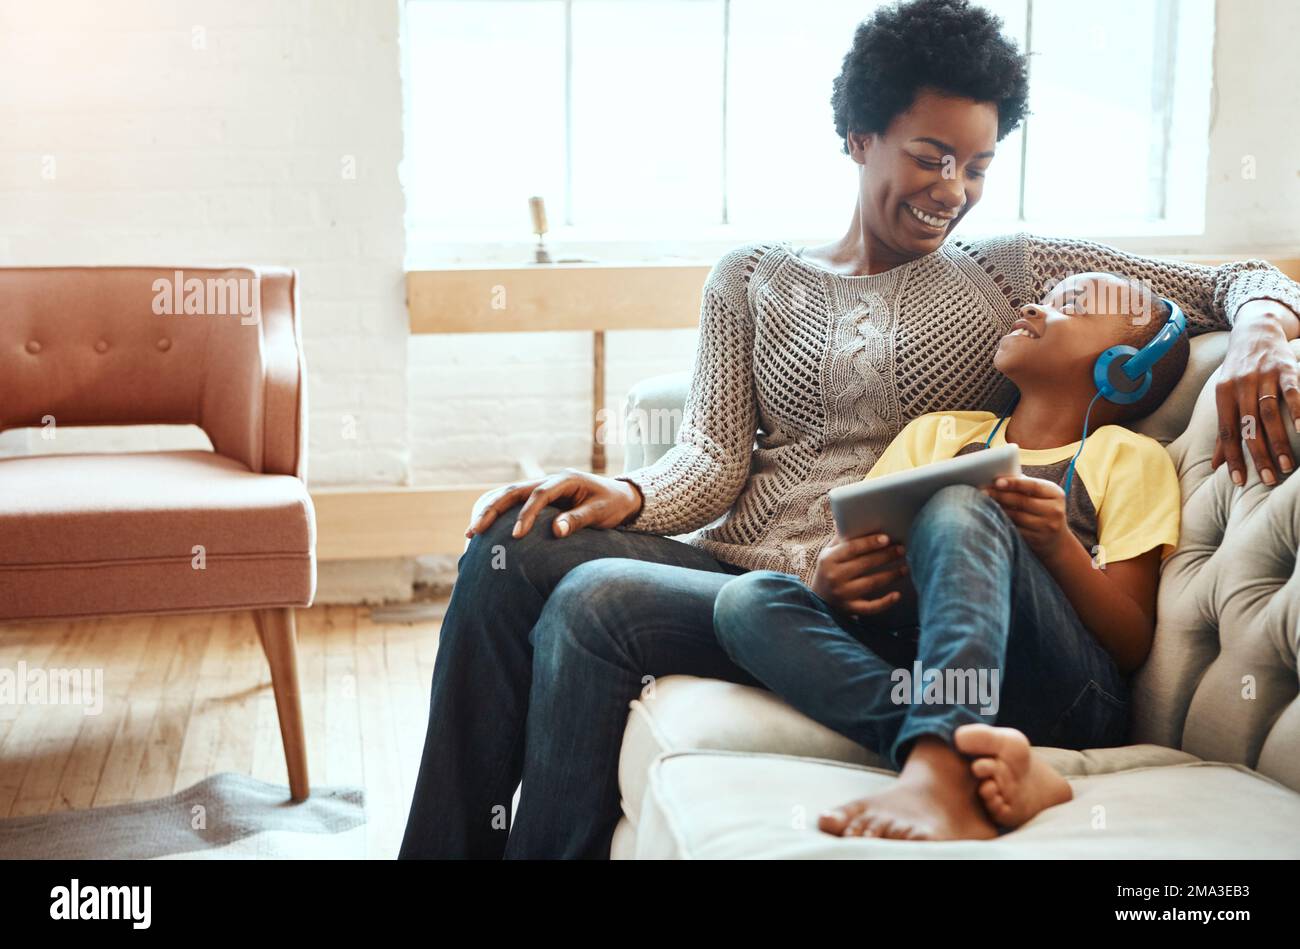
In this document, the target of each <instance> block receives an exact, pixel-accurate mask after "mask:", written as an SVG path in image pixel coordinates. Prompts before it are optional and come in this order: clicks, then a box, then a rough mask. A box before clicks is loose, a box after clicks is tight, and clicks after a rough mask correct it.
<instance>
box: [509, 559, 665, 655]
mask: <svg viewBox="0 0 1300 949" xmlns="http://www.w3.org/2000/svg"><path fill="white" fill-rule="evenodd" d="M644 567H645V563H644V562H642V561H639V560H630V559H625V558H621V557H602V558H600V559H598V560H588V561H585V562H583V563H580V564H578V565H577V566H575V567H573V568H572V569H570V570H569V572H568V573H566V574H565V575H564V577H563V578H562V579H561V580H560V582H559V583H558V584H557V585H556V587H555V589H554V590H552V591H551V594H550V596H549V597H547V600H546V607H545V611H544V618H549V619H550V620H552V622H541V621H539V622H538V624H537V625H536V626H535V627H534V628H533V634H532V641H533V648H534V649H536V650H538V651H540V652H543V653H551V654H558V653H561V652H563V651H565V650H569V649H574V648H577V649H580V650H582V651H584V652H588V653H593V652H594V653H600V654H605V653H608V652H610V648H611V647H614V646H616V645H617V643H616V640H617V638H618V637H619V635H620V634H621V633H622V632H624V631H626V630H627V629H628V628H630V627H631V626H632V624H633V620H634V619H635V615H636V614H637V613H638V612H640V613H647V612H649V611H650V610H652V608H653V597H654V596H655V595H656V593H657V591H656V589H655V587H654V584H653V583H651V582H650V581H649V579H648V578H647V577H646V576H645V570H644ZM546 614H550V615H549V617H547V616H546ZM556 619H562V620H563V622H554V620H556Z"/></svg>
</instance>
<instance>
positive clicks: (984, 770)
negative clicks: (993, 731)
mask: <svg viewBox="0 0 1300 949" xmlns="http://www.w3.org/2000/svg"><path fill="white" fill-rule="evenodd" d="M974 727H975V726H973V725H969V726H968V725H963V726H962V728H974ZM997 764H998V759H997V758H976V759H975V760H974V761H972V762H971V763H970V773H971V774H973V775H974V776H975V777H976V778H978V779H980V780H981V781H984V780H987V779H989V778H992V777H993V774H994V771H995V769H996V768H997Z"/></svg>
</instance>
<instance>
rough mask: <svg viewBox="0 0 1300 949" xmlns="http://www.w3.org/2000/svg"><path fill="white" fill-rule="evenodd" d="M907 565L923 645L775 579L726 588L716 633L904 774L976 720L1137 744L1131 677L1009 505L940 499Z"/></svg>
mask: <svg viewBox="0 0 1300 949" xmlns="http://www.w3.org/2000/svg"><path fill="white" fill-rule="evenodd" d="M906 557H907V563H908V566H909V573H910V576H911V580H912V583H913V585H914V586H915V588H916V593H917V611H918V619H919V632H917V633H916V641H915V642H914V643H912V642H910V641H909V638H908V637H907V635H906V631H889V630H886V629H883V628H882V627H881V625H880V623H875V624H873V622H872V620H873V617H871V616H865V617H863V618H862V619H861V621H857V620H854V619H853V618H852V617H851V616H848V615H846V614H843V613H840V612H839V611H837V610H833V609H832V608H831V607H830V606H828V605H827V603H826V602H825V601H824V600H823V599H822V598H821V597H819V596H817V594H815V593H813V591H812V590H810V589H809V588H808V587H807V586H806V585H805V584H803V583H802V582H800V581H799V580H798V579H797V578H796V577H794V576H791V575H790V574H785V573H777V572H775V571H771V570H758V571H753V572H750V573H746V574H742V575H741V576H738V577H736V578H735V579H734V580H730V581H728V582H727V583H726V585H725V586H723V588H722V590H721V592H720V593H719V594H718V597H717V600H716V602H715V604H714V611H713V624H714V632H715V634H716V635H717V638H718V641H719V642H720V643H721V644H722V646H723V648H724V649H725V650H726V651H727V653H728V654H729V655H730V656H731V658H732V660H733V661H735V662H736V663H737V664H738V665H740V666H742V667H743V668H745V669H746V670H747V671H749V673H750V674H752V675H753V676H754V677H755V678H757V679H758V680H759V681H761V682H762V683H763V684H764V685H766V686H767V687H768V688H769V689H771V690H772V691H774V692H776V693H777V694H778V695H780V696H781V697H782V698H784V699H785V700H786V701H787V702H789V703H790V704H791V705H793V706H794V707H795V708H797V709H798V710H799V711H801V712H803V713H804V714H805V715H807V716H809V717H810V718H812V719H815V720H816V721H818V722H821V723H822V724H823V725H826V726H827V727H829V728H832V729H834V730H835V731H837V732H839V733H840V734H842V735H846V736H847V737H849V738H851V739H853V740H854V741H856V742H858V743H859V744H861V745H863V746H864V747H866V748H867V749H868V750H871V751H874V752H876V753H877V754H879V755H881V756H882V757H884V758H886V759H888V760H889V761H890V762H891V763H893V764H894V765H895V766H896V767H901V765H902V763H903V761H904V760H905V759H906V757H907V752H908V750H909V749H910V747H911V745H912V743H913V742H914V741H915V740H916V739H917V738H919V737H921V736H923V735H932V736H936V737H939V738H941V739H943V740H945V741H948V742H951V741H952V735H953V732H954V731H955V730H956V729H957V727H958V726H960V725H964V724H966V723H968V722H985V723H987V724H993V723H995V722H996V723H997V724H999V725H1009V726H1012V727H1015V728H1018V729H1020V730H1021V731H1023V732H1024V733H1025V734H1026V735H1027V736H1028V738H1029V740H1030V742H1031V743H1033V744H1036V745H1052V746H1055V747H1060V748H1097V747H1106V746H1110V745H1118V744H1122V743H1123V742H1124V740H1125V736H1126V734H1127V730H1128V689H1127V685H1126V683H1125V681H1124V677H1123V676H1122V675H1121V674H1120V672H1119V670H1118V669H1117V668H1116V666H1115V663H1114V661H1113V660H1112V659H1111V658H1110V656H1109V655H1108V654H1107V653H1106V651H1105V650H1104V649H1103V648H1102V647H1101V644H1100V643H1098V642H1097V640H1096V639H1095V638H1094V637H1093V636H1092V634H1091V633H1089V632H1088V630H1087V629H1086V628H1085V627H1084V625H1083V623H1082V622H1081V621H1080V619H1079V617H1078V615H1077V614H1076V613H1075V611H1074V608H1073V607H1072V606H1071V605H1070V602H1069V600H1068V599H1067V598H1066V596H1065V594H1064V593H1062V592H1061V589H1060V587H1059V586H1057V584H1056V581H1055V580H1054V579H1053V578H1052V576H1051V574H1049V573H1048V572H1047V569H1046V568H1045V567H1044V566H1043V565H1042V563H1041V562H1040V561H1039V560H1038V558H1037V557H1036V556H1034V554H1033V552H1032V551H1031V550H1030V549H1029V546H1028V545H1027V544H1026V543H1025V541H1024V539H1023V538H1022V537H1021V536H1020V532H1019V531H1018V530H1017V529H1016V527H1015V525H1014V524H1013V523H1012V521H1011V519H1010V518H1009V517H1008V516H1007V515H1006V513H1005V512H1004V511H1003V510H1002V508H1001V507H999V505H998V504H997V502H995V501H994V500H992V499H991V498H989V497H987V496H985V495H984V494H983V493H982V492H980V491H979V490H977V489H976V488H971V487H966V486H956V487H949V488H944V489H943V490H941V491H939V492H937V493H936V494H935V496H934V497H933V498H931V500H930V501H929V502H928V503H927V504H926V505H925V507H924V508H922V509H921V511H920V513H919V514H918V515H917V518H916V520H915V521H914V522H913V525H912V531H911V535H910V536H909V538H908V540H907V552H906ZM900 632H901V635H898V633H900ZM887 657H888V658H887Z"/></svg>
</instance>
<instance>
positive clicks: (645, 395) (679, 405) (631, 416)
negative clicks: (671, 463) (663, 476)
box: [623, 372, 691, 471]
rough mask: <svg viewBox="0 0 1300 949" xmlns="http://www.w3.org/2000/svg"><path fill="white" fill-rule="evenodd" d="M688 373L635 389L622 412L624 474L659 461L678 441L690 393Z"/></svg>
mask: <svg viewBox="0 0 1300 949" xmlns="http://www.w3.org/2000/svg"><path fill="white" fill-rule="evenodd" d="M690 385H691V374H690V372H670V373H667V374H666V375H662V376H651V377H650V378H648V379H642V380H641V381H640V382H638V383H637V384H636V385H634V386H633V387H632V388H631V389H630V390H629V391H628V394H627V401H626V403H625V404H624V409H623V435H624V443H623V470H624V471H633V470H635V469H637V468H643V467H645V466H646V465H651V464H654V463H655V462H656V461H658V460H659V459H660V458H661V457H662V456H663V454H664V452H666V451H667V450H668V449H669V448H671V447H672V445H673V443H674V442H675V441H676V440H677V430H678V429H679V428H681V425H682V412H683V411H684V410H685V408H686V394H687V392H688V391H689V390H690Z"/></svg>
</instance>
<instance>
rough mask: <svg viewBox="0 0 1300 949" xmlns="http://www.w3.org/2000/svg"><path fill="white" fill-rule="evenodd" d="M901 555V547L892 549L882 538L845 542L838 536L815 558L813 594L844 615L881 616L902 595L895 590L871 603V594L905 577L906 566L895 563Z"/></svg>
mask: <svg viewBox="0 0 1300 949" xmlns="http://www.w3.org/2000/svg"><path fill="white" fill-rule="evenodd" d="M903 553H904V551H903V546H902V544H894V545H893V546H891V545H890V540H889V538H888V537H886V536H885V535H884V534H868V535H866V536H865V537H855V538H853V540H845V539H844V538H843V537H841V536H840V535H839V534H838V533H837V534H836V535H835V536H834V537H833V538H831V540H830V542H829V543H828V544H827V545H826V546H825V547H823V548H822V549H821V552H820V553H819V554H818V555H817V566H816V568H815V569H814V571H813V580H812V591H813V592H814V593H816V594H817V595H818V596H819V597H821V598H822V599H823V600H825V601H826V602H827V604H829V605H830V606H832V607H834V608H835V609H837V610H839V611H841V612H843V613H849V614H851V615H854V616H867V615H870V614H872V613H880V612H882V611H884V610H885V609H887V608H889V607H891V606H893V605H894V604H895V603H897V602H898V600H899V598H900V597H901V596H902V594H901V593H900V592H899V591H897V590H894V591H892V592H890V593H886V594H885V595H884V596H879V597H875V598H874V599H873V598H871V594H874V593H877V592H879V591H880V590H881V589H882V588H884V587H887V586H889V585H890V584H891V583H893V582H894V581H895V580H897V579H898V578H899V577H902V576H904V575H905V574H906V573H907V563H906V562H904V563H898V561H899V560H901V559H902V557H903Z"/></svg>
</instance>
